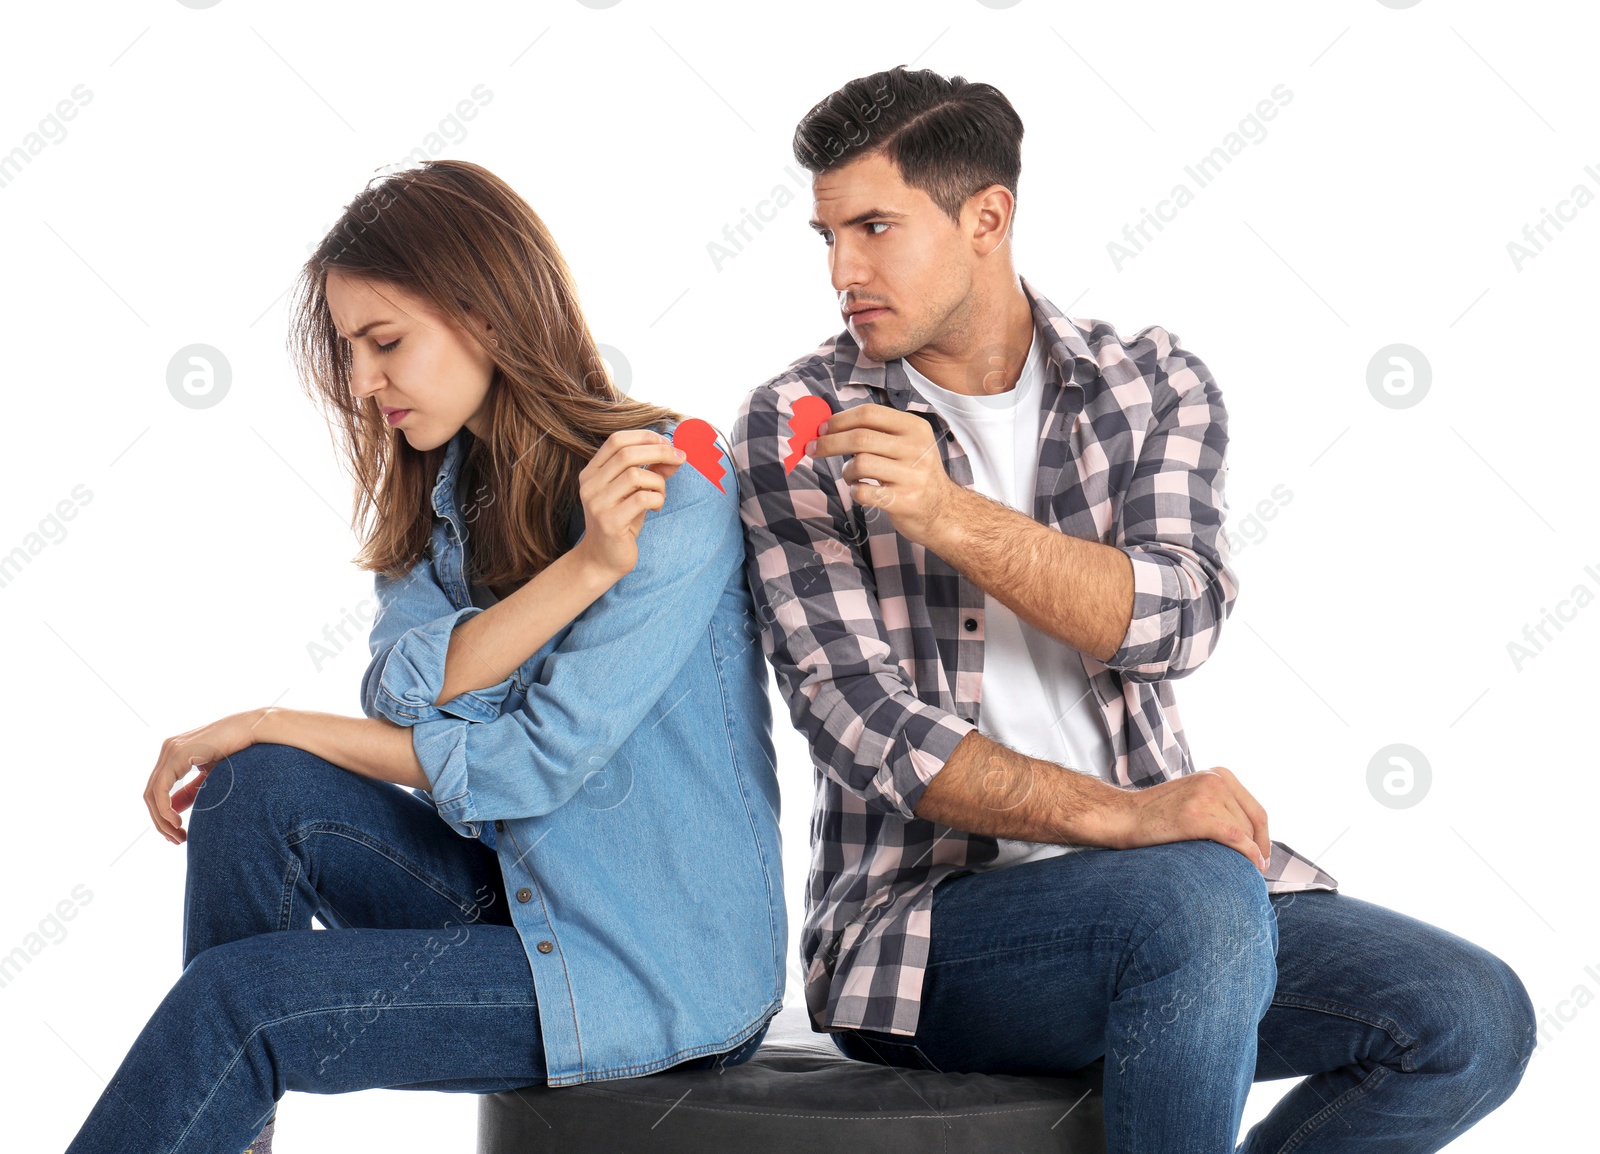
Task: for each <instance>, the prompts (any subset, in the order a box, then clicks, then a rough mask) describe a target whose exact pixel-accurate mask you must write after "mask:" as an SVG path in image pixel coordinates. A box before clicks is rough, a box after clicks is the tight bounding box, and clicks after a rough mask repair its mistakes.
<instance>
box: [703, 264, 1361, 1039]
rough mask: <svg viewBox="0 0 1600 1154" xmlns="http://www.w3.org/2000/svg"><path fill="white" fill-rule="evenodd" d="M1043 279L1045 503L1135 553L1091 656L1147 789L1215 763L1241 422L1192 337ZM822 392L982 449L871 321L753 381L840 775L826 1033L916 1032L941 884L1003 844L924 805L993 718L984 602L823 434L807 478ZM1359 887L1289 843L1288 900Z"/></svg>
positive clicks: (826, 898) (749, 460)
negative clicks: (955, 431)
mask: <svg viewBox="0 0 1600 1154" xmlns="http://www.w3.org/2000/svg"><path fill="white" fill-rule="evenodd" d="M1019 280H1020V283H1021V286H1022V289H1023V291H1024V292H1025V293H1026V294H1027V297H1028V300H1029V302H1030V304H1031V305H1032V308H1033V317H1034V324H1035V327H1036V330H1037V333H1038V336H1039V340H1040V341H1041V343H1042V344H1043V346H1044V349H1045V351H1046V354H1047V363H1046V366H1045V374H1046V375H1045V381H1044V386H1043V398H1042V402H1041V414H1040V430H1039V473H1038V481H1037V485H1036V487H1035V489H1034V499H1033V513H1032V516H1033V518H1034V520H1036V521H1039V522H1041V523H1042V524H1045V525H1050V526H1052V527H1054V528H1056V529H1058V530H1060V531H1061V532H1063V533H1070V534H1072V535H1074V536H1077V537H1083V538H1086V539H1088V540H1092V541H1099V542H1102V543H1103V544H1107V545H1114V546H1116V547H1117V548H1119V549H1121V550H1122V551H1123V552H1124V553H1126V554H1127V556H1128V558H1129V559H1130V561H1131V562H1132V565H1133V577H1134V603H1133V619H1132V621H1131V622H1130V624H1129V626H1128V632H1127V635H1126V636H1125V637H1124V638H1123V640H1122V645H1121V647H1120V648H1119V649H1118V650H1117V652H1116V653H1115V654H1113V655H1112V657H1111V659H1110V661H1108V662H1105V663H1101V662H1099V661H1097V660H1095V659H1094V658H1093V657H1091V656H1089V655H1088V654H1083V655H1082V656H1083V664H1084V668H1085V671H1086V672H1087V673H1088V677H1089V683H1090V688H1091V690H1092V691H1093V694H1094V698H1095V702H1096V704H1097V705H1098V707H1099V709H1100V712H1101V715H1102V716H1103V717H1104V719H1105V724H1106V728H1107V730H1108V732H1109V734H1110V737H1111V746H1112V749H1113V752H1114V753H1115V759H1116V760H1115V767H1114V773H1115V781H1114V784H1117V785H1120V786H1123V787H1125V788H1130V789H1140V788H1145V787H1147V786H1151V785H1156V784H1158V783H1160V782H1163V781H1167V780H1170V779H1172V778H1175V777H1180V776H1182V775H1184V774H1188V773H1193V772H1194V769H1195V766H1194V764H1193V762H1192V761H1191V760H1190V756H1189V750H1188V746H1187V744H1186V742H1185V740H1184V734H1183V728H1182V726H1181V724H1180V723H1179V720H1178V711H1177V707H1176V705H1175V704H1174V699H1173V693H1172V684H1171V681H1172V679H1173V678H1176V677H1181V676H1183V675H1184V674H1186V673H1189V672H1192V671H1193V670H1194V669H1196V668H1198V667H1199V666H1200V664H1201V662H1203V661H1204V660H1205V659H1206V658H1207V657H1208V656H1209V655H1210V653H1211V651H1212V649H1213V648H1214V647H1215V645H1216V643H1217V637H1218V634H1219V632H1220V630H1221V626H1222V622H1223V620H1224V619H1225V618H1226V617H1227V615H1228V613H1229V612H1230V610H1231V608H1232V606H1233V601H1234V598H1235V595H1236V591H1237V580H1236V578H1235V575H1234V573H1233V570H1232V569H1231V568H1230V566H1229V563H1228V545H1227V537H1226V535H1225V534H1224V533H1223V518H1224V515H1225V511H1226V509H1227V503H1226V500H1225V498H1224V496H1223V482H1224V480H1225V477H1226V473H1227V464H1226V461H1225V459H1224V455H1225V451H1226V449H1227V443H1228V434H1227V413H1226V411H1225V410H1224V408H1223V405H1222V394H1221V392H1220V390H1219V389H1218V388H1217V385H1216V383H1215V382H1214V381H1213V380H1212V377H1211V373H1210V371H1209V370H1208V369H1207V368H1206V366H1205V364H1204V363H1203V362H1202V361H1201V360H1200V359H1199V358H1198V357H1196V356H1194V355H1193V354H1192V353H1190V352H1188V351H1187V350H1185V349H1183V348H1182V347H1181V346H1180V345H1179V343H1178V338H1177V337H1176V336H1174V335H1173V334H1170V333H1168V332H1167V331H1166V330H1165V329H1162V328H1161V327H1160V326H1157V325H1152V326H1150V327H1148V328H1145V329H1142V330H1140V331H1139V332H1137V333H1135V334H1134V336H1133V339H1132V340H1131V341H1124V340H1122V338H1121V337H1120V336H1119V335H1118V334H1117V332H1116V330H1115V329H1114V328H1113V327H1112V326H1111V325H1109V324H1107V323H1105V322H1102V321H1098V320H1073V319H1070V318H1068V317H1065V316H1063V315H1062V314H1061V313H1060V312H1059V311H1058V310H1057V309H1056V308H1055V306H1054V305H1052V304H1051V303H1050V302H1049V301H1048V300H1046V299H1045V298H1044V297H1043V296H1041V295H1039V293H1038V292H1037V291H1036V290H1035V289H1034V288H1033V286H1032V285H1031V284H1030V283H1029V282H1028V281H1027V280H1026V278H1019ZM807 394H816V395H817V396H820V397H822V398H824V399H825V400H826V401H827V402H828V404H829V406H830V408H832V409H833V410H834V411H835V412H837V411H839V410H842V409H845V408H848V407H850V406H852V405H863V404H869V403H876V404H881V405H892V406H893V407H894V408H896V409H901V410H904V411H907V412H914V413H919V414H921V415H922V416H924V417H925V418H926V419H927V420H928V421H929V422H930V423H931V424H932V426H933V430H934V435H935V438H936V441H937V444H938V446H939V453H940V456H941V457H942V458H943V460H944V466H945V469H946V470H947V471H948V473H949V475H950V477H951V478H952V479H953V480H955V481H956V482H957V483H958V484H960V485H962V486H964V487H966V488H971V487H972V484H973V481H972V468H971V462H970V460H969V459H968V457H967V456H966V453H965V452H964V451H963V449H962V447H961V445H960V444H959V443H958V442H957V441H956V440H955V438H954V437H953V436H952V435H951V434H950V428H949V426H948V425H947V424H946V423H945V422H944V420H943V418H942V417H941V416H940V415H939V413H938V412H937V410H935V409H934V408H933V406H932V405H930V404H929V403H928V402H927V401H926V400H925V399H924V398H923V397H922V396H921V395H920V394H918V393H917V392H916V391H915V389H914V388H913V387H912V386H911V384H910V382H909V380H908V379H907V377H906V373H905V367H904V363H903V362H902V361H901V360H899V359H896V360H893V361H890V362H888V363H887V364H885V363H883V362H881V361H875V360H872V359H870V358H869V357H867V356H865V355H864V354H863V353H862V352H861V351H860V348H859V346H858V345H857V344H856V342H855V340H854V338H853V337H851V336H850V334H849V331H848V330H846V331H844V332H841V333H840V334H839V335H838V336H836V337H833V338H831V339H829V340H828V341H826V342H825V343H823V344H822V345H821V346H820V347H819V348H818V349H817V350H816V351H815V352H813V353H811V354H810V355H809V356H806V357H802V358H800V359H798V360H796V361H794V362H793V363H792V364H790V365H789V367H788V368H787V369H785V370H784V371H783V372H781V373H779V374H778V375H777V376H775V377H773V378H772V379H771V380H768V381H766V382H765V383H763V384H761V385H758V386H757V387H756V388H754V389H752V390H751V391H750V393H749V394H748V395H747V396H746V397H745V399H744V401H743V402H742V403H741V405H740V407H739V412H738V417H737V419H736V422H735V424H734V430H733V435H732V447H733V457H734V465H735V468H736V470H737V472H738V478H739V491H740V512H741V516H742V517H743V519H744V525H745V539H746V546H747V548H746V569H747V574H748V577H749V584H750V586H751V591H752V593H753V595H754V598H755V607H756V610H757V612H758V614H759V616H760V618H761V623H762V629H761V636H762V648H763V649H764V651H765V652H766V654H767V657H768V659H769V660H770V661H771V663H772V666H773V669H774V670H775V671H776V673H777V677H778V685H779V688H780V689H781V690H782V692H783V695H784V697H785V699H786V700H787V701H788V704H789V712H790V716H791V718H792V720H793V722H794V725H795V726H796V728H798V729H799V730H800V732H802V733H803V734H805V737H806V740H807V742H808V743H809V744H810V747H811V759H812V763H813V765H814V766H815V769H816V782H817V794H816V802H815V809H814V811H813V814H812V823H811V845H812V859H811V871H810V879H809V883H808V885H807V887H806V916H805V923H804V928H803V933H802V935H801V940H800V951H801V958H802V960H803V963H804V965H805V968H806V1004H807V1007H808V1009H809V1011H810V1016H811V1022H812V1027H813V1029H815V1030H818V1031H822V1032H825V1031H828V1030H833V1029H849V1028H862V1029H871V1030H881V1031H886V1032H889V1033H894V1034H914V1033H915V1032H916V1026H917V1016H918V1010H919V1008H920V1004H921V1003H920V1000H921V993H922V976H923V971H924V968H925V966H926V964H927V958H928V942H929V929H930V925H931V921H932V900H933V889H934V886H935V885H937V884H938V883H939V882H940V881H941V880H943V879H944V878H947V877H949V876H950V875H951V874H953V873H957V872H960V871H962V870H963V869H964V868H966V867H969V866H971V865H974V864H981V863H984V862H988V861H992V860H994V858H995V856H996V853H997V850H998V847H997V844H996V842H995V839H994V838H992V837H986V836H982V835H979V834H971V833H966V832H964V831H962V830H958V829H954V828H952V827H950V826H946V825H941V824H939V823H937V822H933V821H927V820H924V819H922V818H918V817H916V816H915V815H914V814H913V808H914V807H915V806H916V804H917V801H918V799H919V798H921V796H922V791H923V790H924V789H926V788H927V785H928V783H929V781H931V780H932V778H933V776H934V774H936V773H938V772H939V770H940V768H941V767H942V766H943V765H944V763H945V761H946V760H947V759H948V758H949V757H950V755H951V753H952V752H953V751H954V750H955V747H956V745H957V743H958V742H960V740H961V738H962V737H963V736H965V734H966V733H967V732H968V731H970V730H973V729H976V728H978V726H977V718H978V716H979V707H980V700H981V698H982V676H983V640H984V621H983V607H984V593H983V590H982V589H981V588H980V587H979V586H978V585H976V584H975V583H973V582H971V581H970V580H968V579H967V578H966V577H965V576H963V575H962V574H960V573H958V572H957V571H956V570H955V569H954V568H952V567H951V566H950V565H949V564H948V563H946V562H945V560H944V559H943V558H941V557H939V556H938V555H937V554H935V553H932V552H929V551H928V550H927V549H925V548H924V547H923V546H921V545H917V544H913V543H912V542H910V541H908V540H906V539H905V538H904V537H901V536H900V535H899V534H898V533H896V532H895V530H894V527H893V525H892V524H891V523H890V521H889V517H888V514H887V513H885V512H883V511H882V510H880V509H876V508H872V507H868V506H860V505H858V504H856V502H855V501H854V499H853V498H852V496H851V490H850V485H849V483H848V482H846V481H844V480H843V479H842V478H841V477H840V473H841V472H842V470H843V468H844V465H845V461H846V458H844V457H826V458H823V459H822V460H820V461H818V460H813V459H812V458H811V457H810V456H807V455H803V451H804V448H805V446H804V444H800V445H796V446H793V449H794V451H795V452H796V453H800V454H802V455H800V457H799V460H798V461H797V462H796V463H795V464H794V466H793V470H792V471H789V472H786V471H785V458H786V457H788V456H789V455H790V452H791V445H790V443H789V435H790V434H789V426H788V421H789V416H790V414H791V412H792V411H793V406H794V402H795V400H796V399H797V398H799V397H803V396H806V395H807ZM1337 887H1338V883H1337V881H1336V880H1335V879H1334V878H1332V877H1330V876H1329V875H1328V874H1327V873H1325V872H1324V871H1323V870H1322V869H1321V868H1319V867H1318V866H1317V865H1316V863H1314V862H1312V861H1310V860H1309V859H1307V858H1305V857H1302V856H1301V855H1300V854H1297V853H1296V852H1294V850H1292V849H1291V848H1290V847H1289V846H1287V845H1285V844H1284V843H1283V842H1279V841H1274V842H1273V853H1272V857H1271V860H1270V862H1269V867H1268V875H1267V889H1268V891H1269V892H1272V893H1283V892H1287V891H1290V890H1310V889H1320V890H1333V889H1337Z"/></svg>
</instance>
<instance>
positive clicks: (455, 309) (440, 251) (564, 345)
mask: <svg viewBox="0 0 1600 1154" xmlns="http://www.w3.org/2000/svg"><path fill="white" fill-rule="evenodd" d="M330 268H337V269H339V270H340V271H341V272H343V273H346V274H349V275H352V276H359V277H362V278H365V279H367V280H370V281H373V282H376V283H378V284H380V285H395V286H398V287H400V288H402V289H405V290H407V291H409V292H412V293H414V294H416V295H417V296H420V297H422V298H423V299H425V300H427V301H429V302H430V303H432V305H433V306H434V307H435V308H437V309H438V310H439V311H440V312H442V313H443V314H445V315H446V316H448V317H450V318H451V319H453V320H454V321H455V322H456V323H457V324H459V325H461V326H462V327H463V328H464V329H465V331H467V332H468V333H471V334H474V336H475V337H476V339H478V340H479V341H480V343H483V338H482V337H481V336H479V335H477V334H479V332H480V330H479V329H478V328H477V327H476V326H474V325H473V324H471V323H470V322H469V319H468V313H467V310H466V306H467V305H468V304H469V303H470V305H471V306H472V308H473V309H474V310H475V311H476V312H477V313H478V314H479V315H480V316H481V317H482V318H483V319H486V320H488V322H489V323H490V324H491V325H492V326H493V329H494V332H495V334H496V336H497V338H498V341H499V343H498V345H497V346H490V345H488V344H487V343H483V347H484V349H485V351H486V352H487V353H488V354H489V355H490V357H491V358H493V361H494V364H495V369H494V374H493V377H492V378H491V380H490V383H489V394H488V397H487V399H486V401H485V404H486V405H487V416H488V420H487V422H486V428H487V429H488V437H487V439H486V440H483V441H480V440H479V439H478V438H476V437H474V436H472V434H471V433H470V431H469V432H468V433H467V437H468V447H467V452H466V455H465V458H464V459H463V461H462V463H461V468H460V470H459V472H458V474H457V485H456V495H457V505H458V507H459V508H460V509H461V510H462V512H463V515H464V516H467V517H470V518H471V523H470V526H469V530H470V534H471V540H472V548H471V550H470V564H471V569H472V573H471V576H470V579H471V580H472V581H474V582H475V583H477V584H481V585H502V584H518V583H520V582H522V581H525V580H528V579H530V578H531V577H533V576H534V575H535V574H536V573H538V572H539V571H540V570H541V569H543V568H544V567H545V566H546V565H548V564H549V563H550V562H551V561H553V560H555V559H556V557H558V556H560V555H561V554H562V553H564V552H566V551H567V549H568V547H569V545H568V541H567V521H568V518H569V517H570V516H571V513H572V509H573V505H574V504H575V503H576V502H577V500H578V472H579V471H580V470H581V469H582V468H583V467H584V466H585V465H586V464H588V463H589V460H590V459H591V458H592V457H593V456H594V454H595V452H596V451H597V450H598V449H599V448H600V446H601V445H602V444H603V443H604V442H605V439H606V438H607V437H609V436H610V435H611V434H612V433H613V432H616V431H617V430H619V429H636V428H641V427H643V426H646V425H654V424H657V423H659V422H661V421H665V420H682V419H683V418H682V414H680V413H678V412H677V411H676V410H673V409H669V408H665V407H663V406H661V405H654V404H649V403H647V402H644V401H635V400H633V399H632V398H630V397H629V396H628V395H627V394H626V393H623V392H622V391H621V390H620V389H618V388H617V387H616V385H615V384H614V383H613V382H612V380H611V378H610V376H609V375H608V374H607V372H606V366H605V361H604V360H603V359H602V358H601V356H600V354H599V352H598V351H597V350H596V347H595V341H594V337H593V336H592V335H591V333H590V332H589V327H588V325H587V323H586V322H585V321H584V319H583V314H582V313H581V312H580V311H579V308H578V293H577V288H576V286H575V284H574V282H573V279H572V274H571V272H570V271H569V270H568V268H567V264H566V261H565V260H563V259H562V256H561V252H560V250H559V249H558V248H557V247H556V242H555V240H554V239H553V238H552V237H551V235H550V232H549V230H548V229H546V228H545V226H544V222H543V221H541V220H540V219H539V216H538V214H537V213H535V212H534V211H533V209H532V208H530V207H529V206H528V204H527V202H526V201H524V200H523V199H522V198H521V197H520V196H518V195H517V194H516V193H515V192H514V191H512V189H511V187H510V186H509V185H507V184H506V183H505V182H504V181H502V180H501V179H500V178H499V177H497V176H495V175H494V174H493V173H491V172H489V171H488V170H487V169H485V168H483V167H481V166H480V165H476V164H472V163H470V162H468V161H463V160H432V161H425V162H424V163H423V164H422V165H421V166H420V167H418V168H411V169H406V170H404V171H401V172H396V173H391V174H388V175H385V176H382V177H374V178H373V180H372V181H370V182H368V185H367V187H366V188H365V189H364V190H363V191H362V192H361V193H360V194H359V195H358V196H357V197H356V198H355V199H354V200H352V201H351V202H350V204H349V205H347V206H346V207H345V210H344V212H343V214H342V215H341V216H340V218H339V220H338V221H337V222H336V223H335V224H334V225H333V227H332V228H331V229H330V230H329V231H328V234H327V236H325V237H324V238H323V240H322V242H321V243H320V244H319V245H318V246H317V249H316V251H315V252H314V253H313V254H312V255H311V257H310V259H309V260H307V261H306V263H305V265H304V266H303V267H302V269H301V271H300V276H299V278H298V280H297V281H296V283H295V286H294V289H293V295H292V298H291V306H290V309H291V322H290V334H289V352H290V356H291V358H292V359H293V360H294V362H295V366H296V369H297V370H298V373H299V376H300V381H301V385H302V387H304V389H305V390H306V392H307V394H308V395H309V396H310V397H311V399H312V400H313V401H314V402H316V403H318V404H320V406H321V407H322V409H323V410H324V412H325V413H326V415H327V418H328V423H329V431H330V434H331V435H333V436H334V437H335V440H336V441H337V442H340V444H339V447H340V448H341V449H342V450H343V453H344V455H345V457H346V459H347V462H348V465H349V468H350V471H351V473H352V475H353V477H354V479H355V487H356V492H355V509H354V514H353V516H352V519H351V524H352V526H353V527H355V528H356V532H357V536H358V538H360V539H361V542H362V547H361V551H360V552H359V553H358V554H357V555H356V556H355V557H354V558H352V560H353V561H354V562H355V563H356V564H357V565H358V566H360V567H361V568H363V569H367V570H378V571H381V572H383V573H385V574H386V575H388V576H391V577H396V576H400V575H401V574H402V573H404V572H405V571H406V570H408V569H409V568H410V567H411V566H412V565H413V564H414V563H415V562H416V561H417V560H419V559H420V558H421V557H423V556H424V555H425V554H426V552H427V548H428V543H429V540H430V537H431V533H432V523H433V504H432V500H431V492H432V489H433V485H434V481H435V480H436V478H437V475H438V471H439V465H440V463H441V462H442V461H443V459H444V452H445V446H444V445H440V446H438V447H436V448H433V449H430V450H428V451H426V452H419V451H417V450H416V449H413V448H412V447H411V446H410V444H408V443H407V441H406V439H405V435H404V434H403V433H401V432H400V430H398V429H392V428H390V427H389V425H388V424H387V422H385V421H384V419H383V415H382V413H381V412H380V411H379V408H378V402H377V400H376V399H375V398H373V397H368V398H367V399H366V400H365V401H358V400H356V399H355V397H353V396H352V395H351V392H350V369H351V355H350V349H349V346H348V345H347V344H346V343H345V342H344V340H343V338H341V337H340V336H339V334H338V332H337V330H336V329H335V328H334V325H333V318H332V315H331V314H330V313H329V311H328V299H327V274H328V269H330ZM369 515H371V517H370V521H369Z"/></svg>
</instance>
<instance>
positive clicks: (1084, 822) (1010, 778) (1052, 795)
mask: <svg viewBox="0 0 1600 1154" xmlns="http://www.w3.org/2000/svg"><path fill="white" fill-rule="evenodd" d="M1124 795H1125V791H1123V790H1120V789H1118V788H1117V787H1116V786H1114V785H1111V784H1110V783H1109V782H1105V781H1102V780H1100V779H1099V778H1096V777H1090V776H1089V775H1087V774H1083V773H1077V772H1075V771H1074V770H1071V769H1067V768H1066V767H1064V766H1060V765H1057V764H1055V763H1054V762H1051V761H1043V760H1041V759H1039V758H1036V757H1029V756H1027V755H1026V754H1022V753H1018V752H1017V751H1016V750H1014V749H1011V748H1009V747H1008V746H1004V745H1001V744H1000V743H999V742H997V741H994V740H993V739H991V738H989V737H986V736H984V735H983V734H982V733H980V732H978V731H977V730H976V729H974V730H972V731H971V732H970V733H968V734H967V735H966V736H965V737H963V738H962V739H961V741H960V743H959V744H958V745H957V746H956V748H955V751H954V752H953V753H952V754H951V755H950V757H949V759H948V760H947V761H946V762H945V764H944V767H943V768H942V769H940V770H939V772H938V773H936V774H934V776H933V780H932V781H931V782H929V783H928V787H927V788H926V789H925V790H923V791H922V796H921V797H920V798H918V799H917V805H916V808H915V810H914V811H913V812H915V813H916V815H917V816H918V817H920V818H926V819H928V820H929V821H936V822H939V823H940V824H941V825H948V826H952V827H954V828H955V829H960V830H965V831H967V832H968V833H979V834H986V835H988V836H989V837H1006V838H1015V839H1017V840H1019V841H1043V842H1052V843H1056V844H1064V843H1069V842H1070V843H1075V844H1078V845H1105V844H1108V843H1107V841H1106V840H1104V839H1105V838H1106V837H1107V834H1108V831H1109V830H1110V829H1112V828H1113V826H1114V825H1115V821H1114V815H1115V813H1116V811H1117V807H1118V805H1119V804H1120V803H1122V802H1123V801H1124V800H1125V796H1124Z"/></svg>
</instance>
